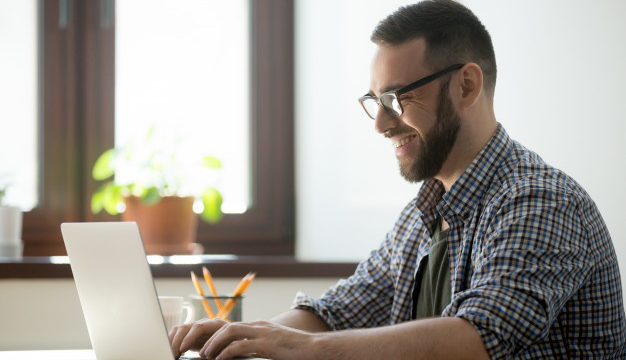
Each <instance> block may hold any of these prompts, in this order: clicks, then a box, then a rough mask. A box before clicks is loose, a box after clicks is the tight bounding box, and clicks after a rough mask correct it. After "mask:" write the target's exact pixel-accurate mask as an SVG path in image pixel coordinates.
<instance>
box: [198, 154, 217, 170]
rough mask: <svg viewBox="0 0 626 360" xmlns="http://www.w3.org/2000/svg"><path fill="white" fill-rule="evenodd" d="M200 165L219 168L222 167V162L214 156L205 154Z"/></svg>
mask: <svg viewBox="0 0 626 360" xmlns="http://www.w3.org/2000/svg"><path fill="white" fill-rule="evenodd" d="M202 165H203V166H204V167H207V168H209V169H221V168H222V162H221V161H220V159H218V158H216V157H215V156H210V155H207V156H205V157H203V158H202Z"/></svg>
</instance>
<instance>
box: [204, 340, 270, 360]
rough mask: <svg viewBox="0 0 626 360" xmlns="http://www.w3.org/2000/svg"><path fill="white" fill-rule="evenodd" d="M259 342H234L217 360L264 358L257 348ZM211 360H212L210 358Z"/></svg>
mask: <svg viewBox="0 0 626 360" xmlns="http://www.w3.org/2000/svg"><path fill="white" fill-rule="evenodd" d="M258 345H259V344H258V342H257V341H255V340H237V341H233V342H231V343H230V344H228V346H226V348H225V349H224V350H222V351H221V352H220V353H219V355H218V356H217V357H216V358H215V359H216V360H224V359H233V358H241V357H257V356H261V357H263V356H262V353H259V352H258V351H259V350H258V349H257V347H258ZM209 359H210V358H209Z"/></svg>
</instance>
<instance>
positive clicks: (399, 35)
mask: <svg viewBox="0 0 626 360" xmlns="http://www.w3.org/2000/svg"><path fill="white" fill-rule="evenodd" d="M417 38H424V40H425V41H426V50H425V60H426V65H428V66H430V67H432V68H433V70H440V69H443V68H446V67H448V66H450V65H452V64H466V63H468V62H475V63H477V64H478V65H479V66H480V68H481V69H482V71H483V83H484V88H485V90H486V92H487V93H488V94H489V95H490V96H491V97H492V98H493V94H494V92H495V87H496V74H497V66H496V55H495V53H494V51H493V44H492V43H491V36H490V35H489V32H488V31H487V29H486V28H485V26H484V25H483V24H482V23H481V22H480V20H479V19H478V17H476V15H474V13H473V12H472V11H471V10H470V9H468V8H466V7H465V6H463V5H461V4H459V3H457V2H456V1H452V0H426V1H422V2H419V3H417V4H413V5H407V6H403V7H400V8H399V9H398V10H396V11H395V12H394V13H392V14H391V15H389V16H387V17H386V18H385V19H383V20H382V21H381V22H379V23H378V25H377V26H376V28H375V29H374V31H373V32H372V36H371V40H372V42H374V43H376V44H377V45H383V44H387V45H392V46H393V45H399V44H403V43H405V42H407V41H410V40H413V39H417Z"/></svg>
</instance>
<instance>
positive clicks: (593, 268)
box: [170, 0, 626, 360]
mask: <svg viewBox="0 0 626 360" xmlns="http://www.w3.org/2000/svg"><path fill="white" fill-rule="evenodd" d="M371 38H372V41H373V42H374V43H375V44H376V45H377V46H378V48H377V51H376V54H375V56H374V60H373V64H372V74H371V86H370V90H369V92H368V93H367V94H365V95H364V96H362V97H361V98H360V99H359V100H360V103H361V105H362V106H363V109H364V110H365V112H366V114H367V116H369V117H370V118H372V119H373V121H374V126H375V129H376V131H378V132H379V133H380V134H382V135H384V136H385V137H387V138H389V139H390V140H391V142H392V143H393V145H394V147H395V155H396V157H397V158H398V162H399V166H400V171H401V174H402V175H403V176H404V177H405V178H406V179H407V180H408V181H411V182H420V181H423V182H424V183H423V184H422V186H421V188H420V190H419V193H418V195H417V197H416V198H415V199H413V200H412V201H411V202H409V204H408V205H407V206H406V207H405V209H404V211H403V212H402V214H401V215H400V218H399V219H398V221H397V222H396V224H395V226H394V227H393V228H392V230H391V231H390V232H389V233H388V234H387V237H386V238H385V240H384V241H383V242H382V244H381V245H380V247H379V248H378V249H377V250H375V251H373V252H372V253H371V254H370V256H369V258H367V259H366V260H364V261H363V262H361V263H360V264H359V266H358V268H357V270H356V272H355V273H354V275H352V276H351V277H350V278H348V279H345V280H340V281H339V282H338V283H337V284H336V285H335V286H334V287H332V288H330V289H329V290H328V291H327V292H325V293H324V294H323V295H322V296H321V297H320V298H319V299H315V298H311V297H308V296H306V295H304V294H299V295H298V296H297V297H296V299H295V301H294V308H293V309H292V310H290V311H288V312H286V313H284V314H282V315H280V316H278V317H276V318H274V319H272V321H271V322H253V323H236V324H227V323H224V322H223V321H219V320H204V321H200V322H197V323H195V324H192V325H183V326H180V327H178V328H176V329H174V330H172V332H171V333H170V338H171V340H172V346H173V349H174V351H175V352H176V353H177V354H179V353H180V352H182V351H186V350H188V349H192V348H195V349H200V355H201V356H207V357H209V358H213V357H217V359H229V358H232V357H234V356H242V355H251V354H254V355H256V356H262V357H268V358H273V359H284V360H290V359H293V360H307V359H311V360H320V359H336V360H339V359H345V360H349V359H355V360H357V359H358V360H366V359H381V358H385V359H394V360H400V359H488V358H491V359H581V358H604V359H624V357H626V320H625V316H624V307H623V299H622V289H621V281H620V274H619V269H618V264H617V258H616V255H615V250H614V248H613V244H612V241H611V238H610V235H609V232H608V230H607V228H606V225H605V224H604V221H603V220H602V217H601V215H600V213H599V211H598V209H597V208H596V205H595V204H594V202H593V201H592V199H591V198H590V197H589V195H588V194H587V193H586V192H585V191H584V190H583V189H582V188H581V187H580V185H578V184H577V183H576V182H575V181H574V180H573V179H571V178H570V177H569V176H567V175H566V174H565V173H563V172H562V171H560V170H558V169H555V168H553V167H551V166H549V165H548V164H546V163H545V162H543V160H542V159H541V158H540V157H539V156H538V155H537V154H535V153H533V152H532V151H530V150H528V149H526V148H524V147H523V146H522V145H520V144H519V143H517V142H516V141H514V140H512V139H511V138H510V137H509V136H508V135H507V133H506V131H505V129H504V128H503V126H502V125H501V124H499V123H498V122H497V120H496V116H495V114H494V110H493V98H494V93H495V85H496V73H497V71H496V69H497V67H496V60H495V55H494V50H493V46H492V42H491V37H490V35H489V33H488V32H487V30H486V29H485V27H484V26H483V25H482V23H481V22H480V20H479V19H478V18H477V17H476V16H475V15H474V14H473V13H472V12H471V11H470V10H469V9H467V8H466V7H464V6H463V5H460V4H458V3H456V2H454V1H451V0H432V1H424V2H420V3H418V4H415V5H411V6H406V7H402V8H400V9H399V10H397V11H396V12H395V13H393V14H391V15H389V16H388V17H387V18H386V19H384V20H382V21H381V22H380V23H379V25H378V26H377V27H376V29H375V30H374V32H373V34H372V37H371Z"/></svg>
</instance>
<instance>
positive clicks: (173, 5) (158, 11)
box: [115, 0, 251, 212]
mask: <svg viewBox="0 0 626 360" xmlns="http://www.w3.org/2000/svg"><path fill="white" fill-rule="evenodd" d="M248 14H249V9H248V1H247V0H229V1H212V0H211V1H209V0H185V1H182V2H179V1H166V0H158V1H155V0H135V1H119V2H117V3H116V36H115V37H116V40H115V41H116V49H115V51H116V60H115V67H116V75H115V76H116V79H115V102H116V103H115V107H116V108H115V131H116V134H115V143H116V145H123V144H126V143H127V142H128V141H130V140H131V139H135V140H137V139H141V138H143V137H144V136H145V134H146V133H147V131H148V129H149V128H150V127H151V126H152V125H153V124H154V125H155V129H156V132H155V134H157V137H158V136H161V138H160V139H161V141H163V144H164V146H165V144H167V143H171V142H173V141H175V140H176V139H180V140H181V143H182V144H183V146H182V147H181V154H182V157H183V158H186V159H187V158H188V159H190V158H191V154H194V155H198V154H211V155H214V156H216V157H217V158H219V159H220V160H221V162H222V165H223V170H222V172H221V175H220V182H219V188H220V190H221V192H222V194H223V197H224V205H223V210H224V211H225V212H244V211H245V210H246V209H247V208H249V207H250V205H251V200H250V199H251V196H250V187H251V186H250V178H251V177H250V171H251V170H250V169H251V164H250V140H249V139H250V136H249V132H250V127H249V123H250V121H249V118H250V116H249V113H250V105H249V88H250V80H249V79H250V76H249V73H250V70H249V47H250V46H249V31H250V30H249V29H250V28H249V15H248ZM122 176H123V175H122ZM129 176H130V175H129ZM199 185H200V186H201V185H202V184H199Z"/></svg>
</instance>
